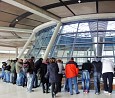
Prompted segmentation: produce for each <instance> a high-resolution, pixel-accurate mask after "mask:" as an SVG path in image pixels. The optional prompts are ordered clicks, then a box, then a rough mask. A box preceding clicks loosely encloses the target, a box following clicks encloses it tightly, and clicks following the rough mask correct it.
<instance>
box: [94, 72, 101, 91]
mask: <svg viewBox="0 0 115 98" xmlns="http://www.w3.org/2000/svg"><path fill="white" fill-rule="evenodd" d="M100 77H101V74H100V73H99V72H94V86H95V93H100Z"/></svg>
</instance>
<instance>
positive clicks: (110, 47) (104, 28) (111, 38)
mask: <svg viewBox="0 0 115 98" xmlns="http://www.w3.org/2000/svg"><path fill="white" fill-rule="evenodd" d="M54 29H55V26H51V27H48V28H45V29H43V30H41V31H39V32H38V33H37V34H36V41H35V43H34V45H33V47H32V49H31V50H30V51H29V52H28V54H27V55H26V56H27V57H29V56H35V57H36V58H40V57H42V56H43V55H44V52H45V50H46V47H47V45H48V43H49V41H50V38H51V36H52V34H53V32H54ZM95 38H96V39H97V40H95ZM99 39H100V40H99ZM94 40H95V41H94ZM98 45H99V46H98ZM95 46H97V47H95ZM114 48H115V21H109V20H105V19H104V20H88V21H86V20H85V21H77V22H73V23H72V22H71V23H66V24H63V25H62V27H61V28H60V32H58V36H57V38H56V40H55V43H54V45H53V47H52V49H51V51H50V53H49V57H56V58H61V59H63V61H64V62H67V61H68V59H69V58H70V57H72V56H73V57H74V58H75V60H77V62H78V64H81V63H82V62H84V61H86V60H88V59H90V60H93V59H94V58H95V56H97V53H96V50H98V51H99V53H100V54H99V55H98V56H99V57H102V59H103V58H108V57H109V58H111V59H113V60H114V55H115V54H114V50H115V49H114Z"/></svg>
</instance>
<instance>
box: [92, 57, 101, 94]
mask: <svg viewBox="0 0 115 98" xmlns="http://www.w3.org/2000/svg"><path fill="white" fill-rule="evenodd" d="M92 65H93V75H94V87H95V94H96V95H99V94H100V78H101V74H102V62H101V61H100V60H98V57H96V60H95V61H93V62H92Z"/></svg>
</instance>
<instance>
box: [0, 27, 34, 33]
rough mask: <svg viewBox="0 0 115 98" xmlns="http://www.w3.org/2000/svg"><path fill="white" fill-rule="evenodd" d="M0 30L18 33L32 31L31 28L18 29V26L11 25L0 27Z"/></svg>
mask: <svg viewBox="0 0 115 98" xmlns="http://www.w3.org/2000/svg"><path fill="white" fill-rule="evenodd" d="M0 31H9V32H20V33H32V32H33V30H29V29H19V28H13V27H0Z"/></svg>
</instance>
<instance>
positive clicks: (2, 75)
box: [0, 68, 5, 79]
mask: <svg viewBox="0 0 115 98" xmlns="http://www.w3.org/2000/svg"><path fill="white" fill-rule="evenodd" d="M4 75H5V71H4V69H3V68H2V73H1V75H0V78H2V79H3V78H4Z"/></svg>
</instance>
